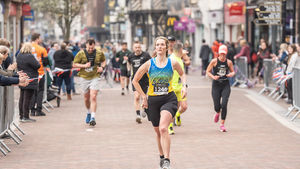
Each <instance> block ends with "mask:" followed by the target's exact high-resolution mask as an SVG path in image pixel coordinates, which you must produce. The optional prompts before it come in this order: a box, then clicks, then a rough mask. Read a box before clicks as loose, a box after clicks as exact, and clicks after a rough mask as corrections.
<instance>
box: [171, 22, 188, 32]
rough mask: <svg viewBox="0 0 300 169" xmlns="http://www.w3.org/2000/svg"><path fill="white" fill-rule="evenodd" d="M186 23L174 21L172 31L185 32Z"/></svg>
mask: <svg viewBox="0 0 300 169" xmlns="http://www.w3.org/2000/svg"><path fill="white" fill-rule="evenodd" d="M185 27H186V23H185V22H181V21H175V22H174V30H176V31H183V30H185Z"/></svg>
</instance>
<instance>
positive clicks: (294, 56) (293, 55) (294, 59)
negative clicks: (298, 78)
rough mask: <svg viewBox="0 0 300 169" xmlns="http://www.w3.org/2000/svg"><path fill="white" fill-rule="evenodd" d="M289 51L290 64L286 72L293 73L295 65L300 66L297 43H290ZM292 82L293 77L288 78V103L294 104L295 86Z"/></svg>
mask: <svg viewBox="0 0 300 169" xmlns="http://www.w3.org/2000/svg"><path fill="white" fill-rule="evenodd" d="M288 52H289V56H288V62H287V63H288V65H287V68H286V72H285V73H286V74H287V75H289V74H292V73H293V68H294V67H299V66H300V63H299V62H298V61H299V56H298V53H297V48H296V46H295V45H289V47H288ZM292 82H293V79H292V78H290V79H288V80H287V93H288V100H287V103H288V104H292V103H293V86H292Z"/></svg>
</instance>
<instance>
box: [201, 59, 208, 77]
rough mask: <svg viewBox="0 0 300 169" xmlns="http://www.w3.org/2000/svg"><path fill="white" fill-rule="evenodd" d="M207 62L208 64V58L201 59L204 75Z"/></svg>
mask: <svg viewBox="0 0 300 169" xmlns="http://www.w3.org/2000/svg"><path fill="white" fill-rule="evenodd" d="M208 64H209V61H208V60H202V75H205V73H206V69H207V67H208Z"/></svg>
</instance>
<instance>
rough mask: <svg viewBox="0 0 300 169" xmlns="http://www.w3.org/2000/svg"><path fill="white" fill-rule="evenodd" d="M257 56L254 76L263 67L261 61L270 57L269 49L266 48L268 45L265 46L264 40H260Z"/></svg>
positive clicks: (257, 74)
mask: <svg viewBox="0 0 300 169" xmlns="http://www.w3.org/2000/svg"><path fill="white" fill-rule="evenodd" d="M257 57H258V65H257V72H256V76H259V73H260V71H261V69H262V67H263V61H264V59H269V58H271V56H270V51H269V49H268V46H267V43H266V42H264V41H262V42H261V48H260V49H259V51H258V52H257ZM260 77H262V75H260Z"/></svg>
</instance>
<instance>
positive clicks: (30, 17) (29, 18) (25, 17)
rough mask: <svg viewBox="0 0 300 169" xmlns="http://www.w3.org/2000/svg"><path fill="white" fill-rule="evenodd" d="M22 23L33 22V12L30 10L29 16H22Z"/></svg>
mask: <svg viewBox="0 0 300 169" xmlns="http://www.w3.org/2000/svg"><path fill="white" fill-rule="evenodd" d="M24 21H34V11H33V10H30V15H25V16H24Z"/></svg>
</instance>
